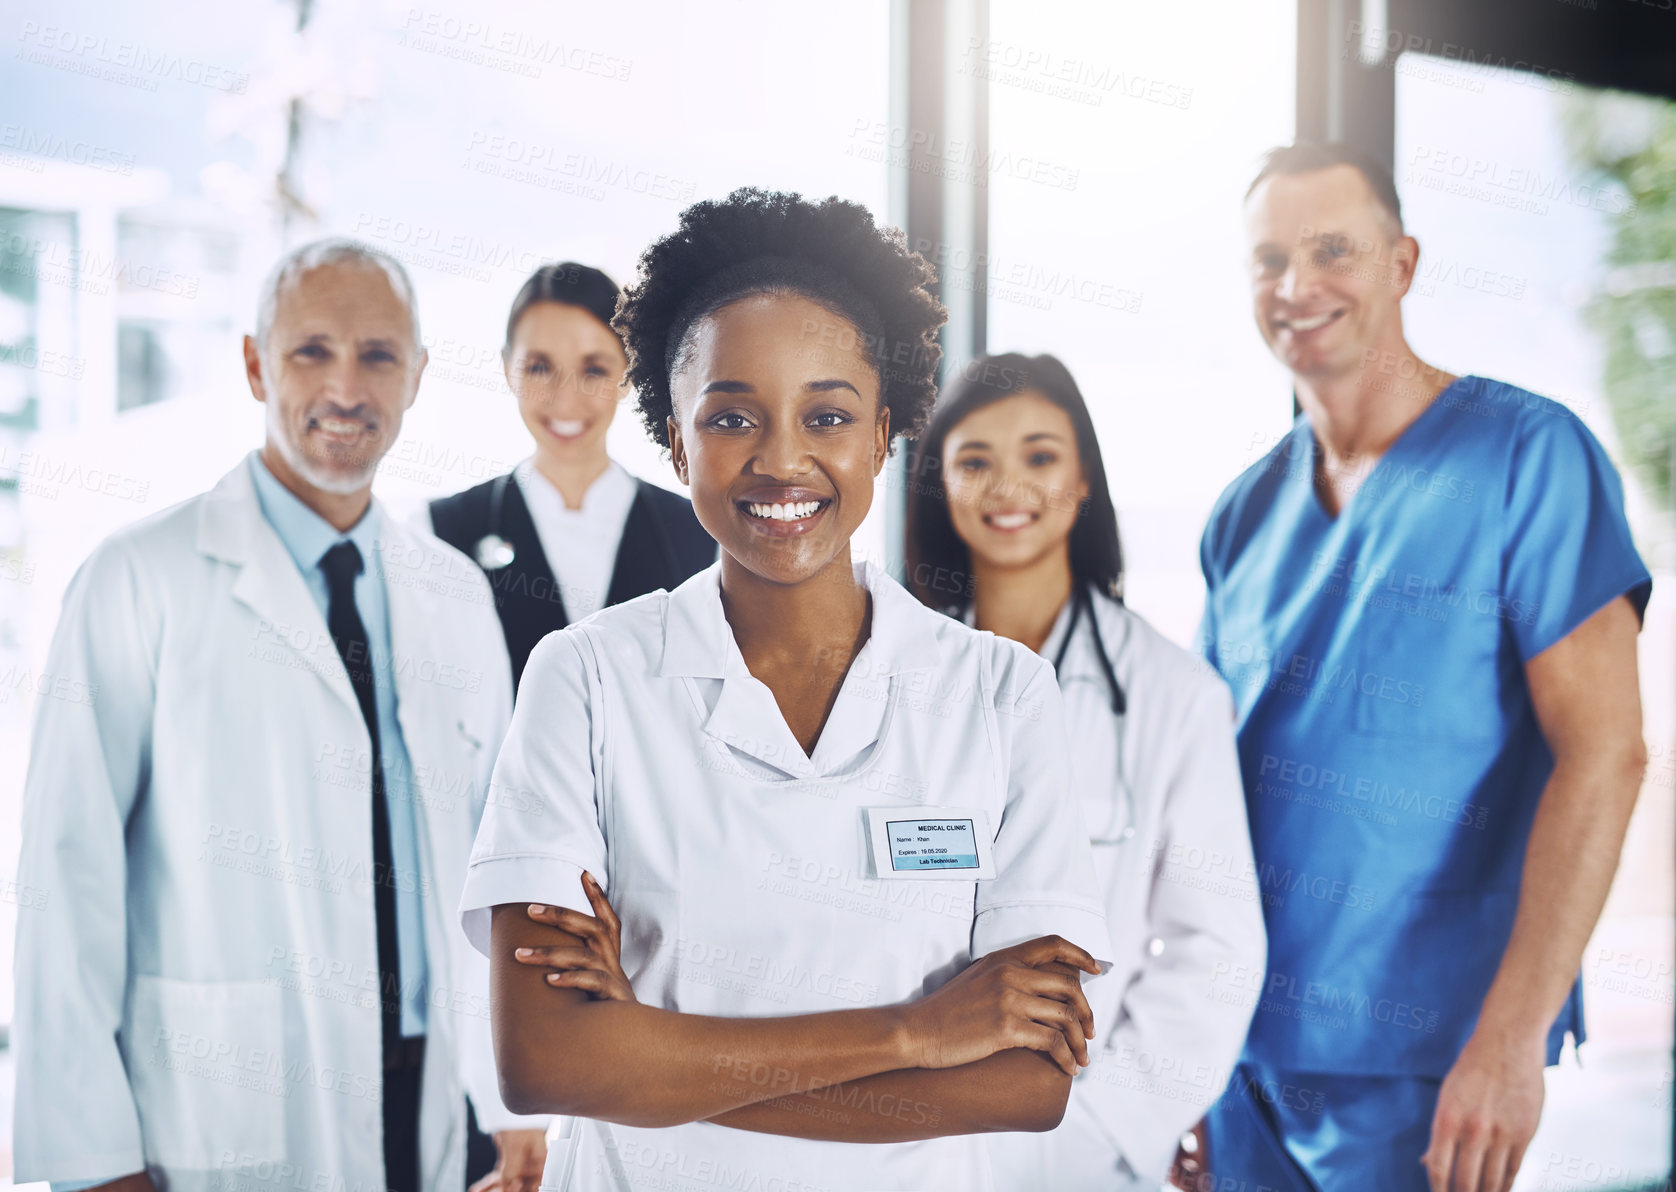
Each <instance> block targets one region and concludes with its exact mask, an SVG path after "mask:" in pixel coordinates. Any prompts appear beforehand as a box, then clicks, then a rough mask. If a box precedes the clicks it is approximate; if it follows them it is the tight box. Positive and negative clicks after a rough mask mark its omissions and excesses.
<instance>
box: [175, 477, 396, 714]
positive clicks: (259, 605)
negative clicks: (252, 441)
mask: <svg viewBox="0 0 1676 1192" xmlns="http://www.w3.org/2000/svg"><path fill="white" fill-rule="evenodd" d="M383 520H384V525H385V526H386V527H388V526H389V525H390V524H391V519H389V518H385V519H383ZM197 547H198V550H199V551H201V552H202V553H203V554H205V555H207V556H209V557H210V558H212V559H219V560H221V561H222V562H224V563H229V564H232V565H233V566H235V567H237V568H238V569H239V574H238V578H237V579H235V580H234V581H233V589H232V594H233V598H234V599H235V600H237V601H238V602H239V603H241V604H243V605H245V607H247V608H249V609H250V610H251V611H252V612H253V613H255V614H256V616H257V617H258V618H259V619H260V622H261V623H260V625H259V626H258V627H257V629H256V630H255V632H254V633H253V635H252V638H251V642H250V644H251V646H252V647H253V648H256V647H264V646H269V645H274V644H279V645H283V646H285V647H286V648H288V649H289V650H290V651H291V652H292V653H293V654H295V655H296V656H297V657H298V658H299V659H300V660H301V661H302V663H303V665H305V666H306V667H307V668H308V669H309V670H311V671H313V672H314V673H315V674H316V675H318V676H319V677H320V680H321V681H322V682H323V683H325V684H326V686H328V687H330V688H331V689H332V690H333V691H334V692H336V693H337V695H338V698H340V699H342V700H343V701H344V702H345V703H346V704H348V705H349V707H350V708H351V709H353V710H354V711H355V712H356V714H357V715H359V714H360V704H359V703H358V702H357V701H356V699H355V689H354V688H353V687H351V686H350V683H349V674H348V672H347V671H345V670H344V667H343V659H342V658H341V657H340V656H339V655H338V652H337V647H336V646H335V645H333V643H332V637H331V633H330V631H329V630H328V629H327V627H326V618H325V617H323V616H322V615H321V613H320V606H319V605H317V604H315V602H314V597H313V596H312V595H311V594H310V593H309V590H308V584H307V582H306V581H305V580H304V579H303V574H302V572H301V571H299V570H298V569H297V564H296V562H295V560H293V559H292V558H291V553H290V552H289V551H288V550H286V549H285V544H284V543H283V542H281V541H280V538H279V534H278V533H277V532H276V531H275V530H274V528H273V527H272V526H271V525H269V524H268V519H267V518H265V517H263V516H262V508H261V506H260V505H259V504H258V503H257V501H256V485H255V483H254V482H253V481H252V479H251V476H250V461H249V459H248V458H241V459H240V460H239V462H238V463H237V465H235V466H234V468H233V470H232V471H230V472H228V473H227V474H226V475H225V476H223V477H222V478H221V479H220V480H219V481H217V483H216V485H215V487H214V488H212V489H211V490H210V491H209V492H208V493H206V494H205V495H204V498H203V501H202V502H201V503H200V504H199V506H198V538H197ZM392 617H394V611H393V610H392ZM392 633H394V621H393V620H392Z"/></svg>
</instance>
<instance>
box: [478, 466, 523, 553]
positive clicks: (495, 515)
mask: <svg viewBox="0 0 1676 1192" xmlns="http://www.w3.org/2000/svg"><path fill="white" fill-rule="evenodd" d="M511 482H512V473H511V472H507V473H505V474H503V475H500V476H496V477H495V483H494V487H492V488H491V489H489V532H488V533H487V534H485V535H483V537H481V538H479V539H478V540H477V545H476V546H474V547H472V548H471V554H472V557H473V558H475V559H476V560H477V565H478V566H479V567H481V568H483V570H485V571H499V570H500V569H501V568H502V567H510V566H512V560H514V559H516V558H517V557H518V548H517V547H515V546H513V545H512V544H511V543H510V542H508V541H507V540H506V539H504V538H502V537H501V536H500V511H501V506H502V505H504V504H506V486H507V485H508V484H510V483H511Z"/></svg>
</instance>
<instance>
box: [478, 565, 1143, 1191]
mask: <svg viewBox="0 0 1676 1192" xmlns="http://www.w3.org/2000/svg"><path fill="white" fill-rule="evenodd" d="M856 577H857V579H858V581H860V582H863V583H865V584H866V587H867V590H868V592H869V593H870V595H871V603H872V625H871V634H870V636H869V638H868V641H867V642H866V644H865V645H864V646H863V648H862V650H861V652H860V653H859V655H858V656H857V657H856V659H855V661H854V662H853V663H852V665H851V667H850V670H849V673H848V674H847V676H846V678H845V680H844V684H843V686H842V688H841V689H840V691H839V694H838V697H837V700H836V702H835V703H834V705H833V708H832V712H831V714H830V716H829V717H828V720H827V723H826V725H825V727H824V729H823V730H822V732H821V736H820V740H819V741H818V743H817V744H816V747H815V749H814V752H813V755H812V756H811V755H806V754H805V753H804V751H803V749H802V747H801V746H800V745H799V744H798V742H797V740H796V738H795V737H793V735H792V733H791V730H790V729H789V727H788V726H787V725H786V722H785V719H784V717H783V716H782V715H781V714H780V710H779V707H778V706H777V704H776V703H775V700H774V696H773V694H772V692H770V690H769V689H768V687H767V686H766V685H765V684H763V683H762V682H761V681H760V680H758V679H756V678H754V677H753V676H752V675H751V674H750V672H749V671H748V669H747V668H746V666H745V661H744V658H743V657H742V656H741V654H740V652H739V648H738V646H737V644H736V643H735V641H734V638H733V633H732V630H731V629H730V627H729V626H728V623H727V620H726V618H725V617H724V616H723V612H722V604H721V593H720V587H719V582H720V565H719V564H716V565H713V566H711V567H710V568H708V569H706V570H705V571H702V572H700V573H699V574H697V575H695V576H694V577H693V578H692V579H690V580H688V581H687V582H686V583H684V584H682V585H681V586H680V587H678V588H677V589H676V590H675V591H674V592H654V593H652V594H650V595H648V596H643V597H641V598H639V599H637V600H633V601H629V602H627V603H625V604H621V605H617V606H615V607H613V608H608V609H606V610H604V611H602V612H601V613H599V614H598V615H596V616H595V617H593V618H592V619H591V620H589V621H588V622H587V623H586V624H581V625H572V626H570V627H569V628H568V629H565V630H563V631H562V632H559V633H555V634H550V635H549V636H548V637H546V638H545V639H544V640H543V641H542V642H541V644H540V645H539V646H537V647H536V649H535V652H534V653H533V654H531V656H530V661H529V665H528V668H527V669H526V670H525V672H524V680H523V689H522V691H521V692H520V696H519V700H518V704H517V708H516V709H515V712H514V717H513V723H512V727H511V730H510V733H509V735H508V738H507V741H506V744H505V746H504V747H503V749H502V751H501V754H500V757H499V760H498V762H497V764H496V768H495V785H496V787H497V788H500V789H507V790H521V791H529V792H533V793H534V794H535V795H536V796H537V797H536V798H534V799H521V800H506V801H497V800H495V799H493V798H491V799H490V801H489V802H490V806H489V808H488V811H487V813H486V814H485V818H484V820H483V824H482V828H481V830H480V832H479V834H478V838H477V844H476V847H475V848H474V850H473V854H472V861H471V866H470V869H469V871H468V875H467V879H466V886H465V890H464V895H463V898H462V901H461V914H462V921H463V924H464V926H465V930H466V934H467V936H468V937H469V938H470V939H471V941H472V942H473V943H474V944H475V945H476V946H477V947H478V948H480V949H483V950H485V951H487V949H488V946H489V920H490V908H492V907H494V906H496V905H498V904H502V903H519V904H522V903H529V902H543V903H548V904H557V905H562V906H569V907H572V908H575V909H577V910H580V911H582V912H584V913H591V909H590V907H589V904H588V901H587V898H586V896H585V895H584V894H583V891H582V887H581V883H580V880H579V879H580V874H581V871H582V870H584V869H586V870H588V871H589V872H591V873H593V874H594V875H595V876H596V877H598V878H600V879H601V880H602V882H603V883H604V884H605V885H606V887H607V889H608V891H609V894H610V897H611V900H612V904H613V906H615V908H616V910H617V913H618V915H619V916H620V917H621V919H622V923H623V955H622V960H623V967H624V970H625V972H626V973H627V975H628V977H629V979H630V981H631V982H632V983H633V986H634V990H635V994H636V996H637V997H638V998H639V999H640V1000H641V1001H642V1002H644V1003H646V1004H648V1005H654V1006H661V1007H663V1008H664V1009H668V1010H678V1011H683V1012H687V1013H694V1014H710V1015H728V1016H734V1017H749V1016H753V1015H761V1016H781V1015H787V1014H807V1013H817V1012H821V1011H828V1010H839V1009H846V1008H853V1007H858V1006H880V1005H887V1004H892V1003H899V1002H903V1001H907V1000H911V999H914V998H918V997H920V996H922V995H923V994H925V993H927V992H929V991H931V990H933V989H935V988H937V987H938V986H940V985H941V984H943V983H944V982H946V981H948V980H949V979H950V978H951V977H953V976H954V975H955V974H956V973H958V972H959V971H960V970H961V969H962V968H964V967H965V966H967V965H968V964H970V963H971V962H972V961H973V960H975V959H977V958H978V957H980V956H983V955H984V954H986V953H988V952H991V951H994V950H996V949H998V948H1003V947H1008V946H1010V945H1013V944H1017V943H1021V942H1023V941H1025V940H1029V939H1033V938H1036V937H1038V936H1043V935H1050V934H1058V935H1061V936H1064V937H1065V938H1066V939H1069V940H1071V941H1073V942H1074V943H1077V944H1079V945H1081V946H1082V947H1084V948H1086V949H1088V950H1089V951H1090V952H1092V953H1093V954H1094V955H1095V957H1096V958H1097V959H1099V960H1100V961H1101V962H1102V964H1103V965H1104V964H1105V963H1106V962H1107V961H1109V959H1110V954H1111V948H1110V946H1109V939H1108V935H1107V931H1106V923H1105V916H1104V913H1103V910H1102V906H1101V899H1100V897H1099V895H1098V893H1097V890H1096V886H1095V881H1094V876H1093V869H1092V862H1091V859H1090V849H1089V843H1088V833H1087V830H1086V828H1085V827H1084V825H1083V821H1082V816H1081V813H1080V811H1079V809H1078V807H1077V803H1076V801H1075V799H1074V798H1073V797H1072V794H1071V792H1070V789H1069V787H1068V783H1067V773H1066V757H1067V740H1066V735H1065V728H1064V721H1063V718H1062V712H1061V705H1060V696H1059V689H1058V685H1057V684H1056V683H1055V681H1054V675H1053V670H1052V668H1051V666H1049V665H1048V664H1047V663H1046V662H1045V661H1043V660H1042V659H1040V658H1038V657H1037V656H1035V655H1034V654H1032V653H1030V651H1028V650H1026V649H1025V648H1024V647H1022V646H1020V645H1018V644H1016V643H1014V642H1010V641H1007V640H1004V639H1001V638H997V637H995V636H994V635H992V634H989V633H979V632H976V631H974V630H971V629H968V628H966V627H965V626H964V625H961V624H959V623H958V622H956V621H953V620H950V619H949V618H947V617H944V616H942V615H940V614H938V613H935V612H932V611H931V610H929V609H927V608H925V607H924V606H922V605H921V604H920V603H919V602H918V601H916V600H915V599H914V598H913V597H912V596H910V595H909V594H908V593H907V591H906V590H904V589H903V588H902V587H901V586H899V585H898V584H897V583H895V582H894V581H893V580H891V579H890V578H889V577H888V576H886V575H885V574H883V573H882V572H881V571H879V570H878V569H877V568H875V567H873V566H872V565H871V564H866V563H863V564H860V565H858V566H857V568H856ZM913 805H934V806H936V807H938V808H939V809H942V808H947V809H948V814H949V815H950V816H951V817H953V816H955V815H956V814H957V813H975V812H981V813H982V815H983V819H984V820H986V821H987V831H988V835H989V836H990V838H991V839H992V840H993V845H992V849H993V854H994V868H995V876H994V877H993V878H991V879H987V880H981V881H977V880H951V879H949V878H947V877H942V878H929V877H906V878H900V877H892V878H888V879H884V880H881V879H879V878H877V877H875V876H874V874H875V872H876V870H875V869H874V861H873V857H872V853H871V851H870V845H869V833H868V830H867V826H866V815H865V812H866V809H868V808H874V807H889V808H896V807H907V806H913ZM646 1078H647V1079H648V1080H655V1079H656V1078H657V1074H656V1073H655V1072H648V1073H647V1074H646ZM844 1091H845V1090H843V1089H842V1087H839V1088H835V1089H833V1090H832V1093H833V1098H834V1105H833V1108H834V1110H837V1111H839V1112H842V1111H843V1109H844V1108H845V1107H844V1106H843V1105H842V1104H841V1103H840V1099H841V1097H842V1096H843V1095H844ZM992 1186H993V1184H992V1181H991V1177H990V1173H989V1166H988V1159H987V1156H986V1152H985V1149H984V1146H983V1143H982V1140H981V1138H979V1137H977V1136H958V1137H948V1138H939V1139H931V1140H927V1141H923V1142H913V1143H900V1144H887V1145H876V1144H875V1145H858V1144H854V1143H834V1142H819V1141H811V1140H807V1139H797V1138H783V1137H777V1136H773V1135H767V1134H757V1133H752V1132H748V1131H741V1130H733V1129H729V1128H727V1127H725V1126H717V1125H713V1124H711V1123H708V1122H695V1123H690V1124H687V1125H683V1126H677V1127H673V1128H667V1129H639V1128H633V1127H626V1126H619V1125H612V1124H609V1123H605V1122H598V1121H592V1120H587V1119H578V1120H576V1121H575V1122H574V1123H573V1128H572V1129H571V1130H570V1133H569V1137H568V1138H567V1139H565V1140H562V1141H561V1142H559V1143H556V1144H555V1145H554V1147H553V1151H552V1153H551V1154H550V1155H549V1157H548V1164H547V1174H546V1177H545V1179H544V1182H543V1188H555V1187H556V1188H568V1189H586V1190H590V1192H592V1190H600V1189H613V1190H616V1189H629V1188H634V1189H644V1188H658V1189H688V1188H690V1189H695V1190H697V1189H706V1190H708V1189H714V1188H717V1187H726V1188H734V1187H740V1188H745V1187H750V1188H761V1189H765V1190H774V1192H800V1190H814V1189H834V1190H836V1189H925V1188H960V1189H973V1190H982V1189H986V1188H990V1187H992Z"/></svg>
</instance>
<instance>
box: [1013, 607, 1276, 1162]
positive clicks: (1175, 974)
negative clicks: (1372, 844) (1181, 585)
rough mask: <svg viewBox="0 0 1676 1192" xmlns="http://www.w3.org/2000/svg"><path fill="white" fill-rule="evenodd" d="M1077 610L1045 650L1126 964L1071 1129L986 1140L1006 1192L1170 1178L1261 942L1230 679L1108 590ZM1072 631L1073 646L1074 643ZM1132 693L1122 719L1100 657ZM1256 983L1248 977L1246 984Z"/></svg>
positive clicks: (1101, 1005) (1099, 993)
mask: <svg viewBox="0 0 1676 1192" xmlns="http://www.w3.org/2000/svg"><path fill="white" fill-rule="evenodd" d="M1071 607H1072V606H1071V603H1070V602H1067V603H1066V605H1065V608H1064V609H1062V610H1061V611H1060V614H1059V617H1058V619H1057V620H1056V621H1055V622H1054V626H1053V629H1052V631H1051V632H1050V633H1049V634H1048V638H1047V641H1045V642H1044V643H1043V644H1042V654H1043V656H1044V657H1047V658H1059V657H1061V654H1060V648H1061V646H1062V645H1063V646H1064V647H1065V649H1064V653H1063V657H1062V660H1061V662H1060V667H1059V672H1058V679H1059V689H1060V691H1061V692H1062V693H1063V694H1064V699H1065V718H1066V724H1067V726H1068V728H1069V732H1070V738H1071V740H1072V742H1074V746H1073V752H1072V757H1071V778H1072V787H1073V789H1074V790H1076V791H1077V792H1078V797H1079V798H1080V800H1081V803H1082V813H1083V819H1084V821H1085V822H1086V823H1087V824H1088V829H1089V832H1090V833H1091V840H1092V844H1093V849H1094V874H1095V878H1096V881H1097V882H1098V883H1099V887H1100V892H1101V895H1102V896H1103V898H1104V900H1105V907H1106V919H1107V922H1108V924H1109V925H1110V928H1111V937H1112V949H1113V953H1114V956H1115V960H1116V963H1115V964H1114V966H1113V968H1112V971H1111V972H1110V973H1109V974H1108V975H1106V976H1105V977H1103V978H1102V979H1101V980H1099V981H1097V982H1095V983H1094V984H1092V985H1090V986H1089V989H1088V1000H1089V1005H1090V1007H1091V1008H1092V1009H1093V1011H1094V1032H1095V1034H1094V1039H1093V1040H1092V1042H1091V1043H1090V1046H1089V1060H1090V1063H1089V1066H1088V1067H1087V1068H1084V1069H1082V1070H1081V1071H1080V1072H1078V1073H1077V1077H1076V1080H1075V1082H1074V1083H1073V1084H1072V1085H1071V1101H1070V1104H1069V1105H1068V1106H1067V1107H1066V1110H1065V1120H1064V1121H1063V1122H1062V1123H1061V1124H1060V1126H1059V1128H1058V1129H1056V1130H1049V1131H1046V1132H1044V1133H1040V1134H992V1135H989V1136H988V1138H987V1140H986V1141H987V1142H988V1144H989V1148H990V1159H991V1162H992V1163H993V1164H994V1166H995V1180H996V1183H997V1185H998V1186H999V1187H1000V1188H1001V1189H1003V1192H1031V1190H1032V1189H1037V1188H1052V1189H1054V1190H1055V1192H1082V1190H1084V1189H1087V1190H1088V1192H1095V1190H1096V1189H1098V1190H1102V1192H1119V1190H1121V1189H1126V1188H1157V1187H1158V1186H1159V1185H1160V1184H1162V1183H1163V1181H1164V1177H1165V1175H1166V1174H1167V1172H1168V1170H1169V1166H1170V1162H1171V1160H1172V1159H1173V1158H1174V1157H1175V1152H1176V1145H1177V1142H1178V1140H1179V1139H1180V1137H1181V1135H1182V1132H1183V1131H1185V1130H1188V1129H1191V1128H1192V1126H1193V1125H1194V1123H1196V1122H1197V1121H1198V1120H1199V1118H1200V1117H1201V1116H1203V1114H1204V1111H1205V1109H1206V1108H1207V1107H1208V1106H1209V1105H1210V1104H1211V1102H1212V1101H1214V1100H1215V1099H1216V1097H1217V1096H1218V1095H1219V1094H1220V1093H1221V1092H1222V1089H1223V1087H1224V1086H1225V1085H1226V1084H1227V1082H1228V1076H1229V1073H1230V1071H1231V1070H1232V1068H1233V1065H1234V1062H1235V1061H1236V1059H1237V1058H1238V1057H1239V1051H1240V1046H1241V1044H1243V1043H1244V1042H1245V1032H1246V1028H1247V1026H1248V1025H1249V1024H1250V1021H1251V1014H1252V1010H1253V1007H1254V1003H1255V998H1254V997H1244V996H1240V997H1234V998H1229V997H1226V996H1219V995H1221V994H1222V993H1223V986H1222V984H1219V983H1225V982H1226V981H1227V980H1228V979H1229V976H1230V974H1247V975H1249V974H1260V973H1262V971H1263V959H1264V955H1265V941H1264V936H1263V915H1262V910H1261V907H1260V904H1259V900H1258V899H1259V888H1258V882H1257V877H1256V869H1255V867H1254V865H1253V863H1252V859H1251V836H1250V833H1249V831H1248V830H1247V828H1246V822H1245V792H1244V789H1243V788H1242V786H1241V785H1240V773H1239V759H1238V758H1237V756H1236V755H1235V751H1234V709H1233V699H1232V697H1231V696H1230V695H1229V692H1228V688H1227V685H1226V684H1224V683H1223V682H1222V679H1221V677H1220V676H1218V675H1217V674H1215V672H1213V671H1211V669H1210V668H1209V667H1208V666H1206V665H1205V663H1204V662H1202V661H1201V660H1199V659H1197V658H1195V657H1194V656H1193V655H1191V654H1189V653H1188V652H1187V651H1186V650H1183V649H1181V648H1180V647H1179V646H1176V645H1174V644H1173V643H1172V642H1170V641H1169V640H1168V639H1166V638H1165V637H1164V636H1163V635H1162V634H1160V633H1159V632H1158V631H1157V630H1156V629H1154V628H1153V627H1152V626H1151V625H1148V624H1147V623H1146V621H1144V620H1143V619H1142V618H1141V617H1139V616H1138V615H1136V614H1135V613H1134V612H1132V611H1130V610H1129V609H1128V608H1126V607H1124V606H1123V605H1121V604H1119V603H1118V602H1117V601H1115V600H1113V599H1112V598H1111V597H1109V596H1106V595H1104V594H1101V593H1098V592H1096V593H1092V594H1091V602H1090V607H1089V611H1090V612H1092V613H1093V616H1094V618H1095V620H1096V621H1098V624H1099V635H1098V638H1096V636H1095V634H1094V632H1093V627H1092V626H1091V625H1090V623H1089V616H1088V613H1087V612H1085V613H1084V614H1083V616H1081V617H1079V618H1076V619H1075V622H1074V625H1073V623H1072V618H1071V616H1070V611H1071ZM1067 633H1070V635H1071V639H1070V641H1069V642H1067V641H1066V640H1065V638H1066V634H1067ZM1102 649H1103V650H1104V652H1105V655H1106V662H1107V664H1108V665H1110V667H1111V668H1112V672H1113V675H1114V677H1115V678H1116V679H1117V682H1118V684H1119V685H1120V686H1121V687H1122V689H1123V691H1124V693H1125V695H1126V696H1127V700H1126V703H1127V710H1126V712H1125V714H1124V715H1122V716H1119V715H1117V714H1116V712H1115V710H1114V708H1113V703H1112V696H1111V689H1110V686H1109V685H1108V683H1107V681H1106V676H1105V670H1104V667H1102V666H1101V664H1100V651H1101V650H1102ZM1251 979H1255V978H1251Z"/></svg>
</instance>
